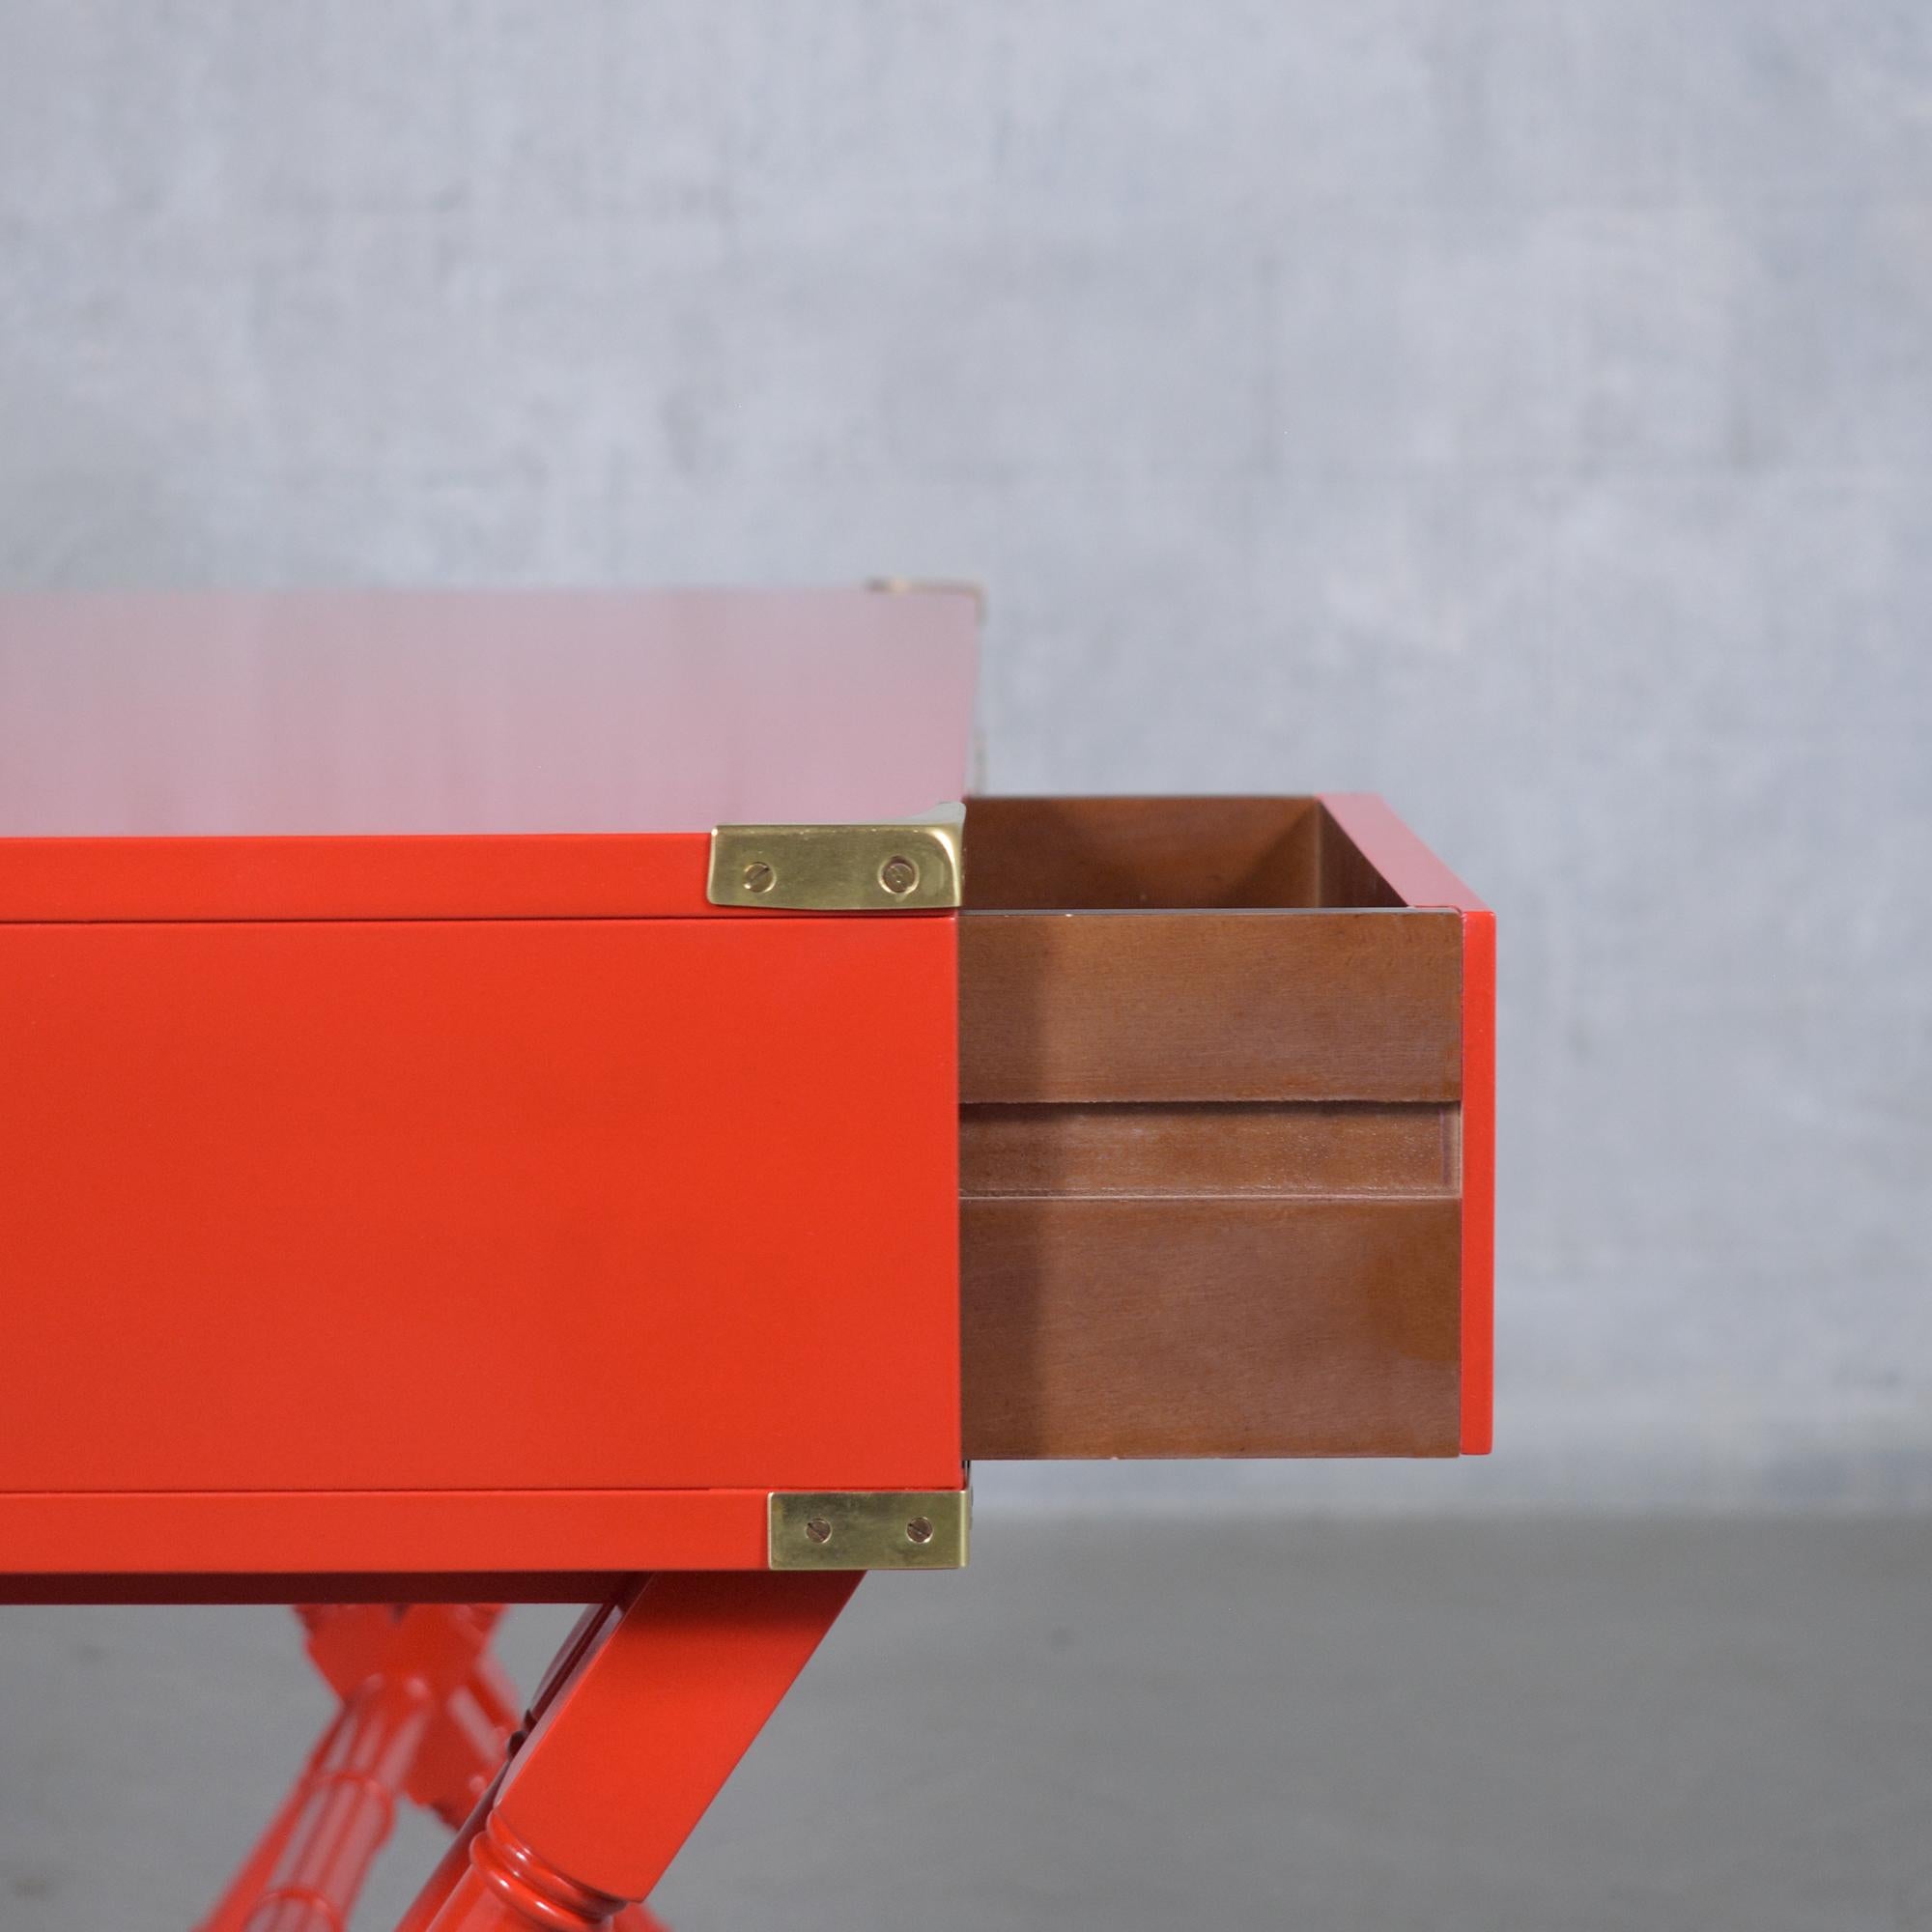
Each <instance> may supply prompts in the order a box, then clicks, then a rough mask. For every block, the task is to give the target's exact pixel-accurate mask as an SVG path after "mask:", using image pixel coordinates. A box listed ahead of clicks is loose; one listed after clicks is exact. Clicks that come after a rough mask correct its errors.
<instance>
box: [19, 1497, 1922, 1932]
mask: <svg viewBox="0 0 1932 1932" xmlns="http://www.w3.org/2000/svg"><path fill="white" fill-rule="evenodd" d="M567 1621H568V1619H567V1617H566V1616H565V1615H564V1613H562V1612H558V1611H549V1610H546V1611H541V1612H539V1611H528V1612H523V1613H520V1615H519V1617H517V1618H514V1619H513V1620H512V1622H511V1624H510V1625H509V1626H508V1627H507V1628H506V1632H505V1639H504V1647H505V1650H506V1652H507V1654H508V1655H509V1657H510V1660H511V1662H512V1663H513V1665H514V1667H515V1668H516V1669H517V1670H518V1672H519V1674H520V1677H522V1678H523V1679H524V1680H525V1681H526V1682H527V1681H528V1679H529V1677H530V1676H531V1675H532V1674H533V1673H534V1671H535V1670H536V1669H537V1668H538V1667H539V1665H540V1663H541V1661H542V1658H543V1656H544V1655H545V1654H547V1652H548V1649H549V1647H550V1645H551V1644H552V1643H553V1642H554V1640H555V1638H556V1636H557V1634H559V1631H560V1628H561V1627H562V1626H563V1625H564V1624H565V1623H567ZM1928 1634H1932V1522H1928V1521H1926V1520H1923V1519H1909V1520H1856V1521H1851V1520H1790V1519H1781V1520H1743V1521H1704V1522H1690V1521H1674V1522H1665V1523H1643V1522H1636V1521H1623V1520H1597V1521H1580V1520H1572V1521H1548V1522H1540V1521H1521V1520H1488V1521H1484V1520H1474V1521H1463V1522H1443V1521H1435V1522H1407V1521H1384V1522H1376V1523H1339V1522H1314V1521H1295V1520H1275V1521H1256V1522H1248V1523H1242V1522H1239V1521H1236V1520H1227V1519H1222V1520H1212V1521H1208V1522H1203V1523H1196V1524H1188V1523H1183V1522H1180V1521H1173V1520H1151V1521H1150V1520H1143V1521H1138V1522H1135V1521H1121V1520H1114V1521H1111V1522H1094V1521H1091V1520H1090V1521H1084V1522H1078V1523H1072V1524H1062V1523H1060V1522H1057V1521H1053V1520H1040V1519H1031V1520H1005V1521H1002V1520H986V1521H983V1522H982V1525H981V1534H980V1539H979V1543H978V1551H977V1554H976V1556H975V1559H974V1566H973V1568H972V1570H971V1571H969V1572H968V1573H967V1574H966V1575H965V1576H963V1577H889V1578H875V1579H873V1580H871V1581H870V1582H868V1583H867V1585H866V1587H865V1588H864V1589H863V1590H862V1591H861V1593H860V1596H859V1598H858V1600H857V1603H856V1604H855V1605H854V1607H853V1610H852V1612H851V1613H850V1616H849V1618H848V1620H847V1621H846V1622H845V1623H843V1624H842V1625H841V1626H840V1628H839V1629H838V1631H837V1632H835V1634H834V1635H833V1637H832V1638H831V1640H830V1641H829V1642H828V1644H827V1646H826V1648H825V1650H824V1651H823V1652H822V1653H821V1655H820V1657H819V1659H818V1660H817V1662H815V1663H814V1664H813V1666H812V1668H811V1669H810V1671H808V1673H807V1674H806V1677H805V1679H804V1680H803V1682H802V1684H801V1685H800V1688H799V1690H798V1691H797V1692H796V1693H795V1694H794V1696H793V1698H792V1700H791V1701H790V1702H789V1703H788V1704H787V1705H786V1707H785V1708H784V1710H783V1711H782V1712H781V1714H780V1715H779V1717H778V1719H776V1720H775V1722H774V1723H773V1725H772V1727H771V1729H770V1730H769V1731H768V1733H767V1734H766V1736H765V1738H764V1740H763V1741H762V1742H761V1744H760V1746H759V1747H758V1748H757V1749H756V1750H755V1751H754V1752H753V1756H752V1758H751V1759H750V1760H749V1762H748V1763H747V1765H746V1767H745V1768H744V1770H743V1771H742V1772H741V1773H740V1774H739V1776H738V1777H737V1778H736V1779H735V1780H734V1781H733V1783H732V1785H731V1786H730V1788H729V1789H728V1790H727V1792H726V1793H725V1797H724V1799H723V1800H722V1801H721V1803H720V1804H718V1806H717V1807H716V1809H715V1811H714V1812H713V1814H712V1816H711V1817H710V1818H709V1819H708V1820H707V1821H706V1823H705V1825H704V1827H703V1828H702V1829H701V1831H700V1832H699V1833H698V1835H697V1836H696V1839H694V1841H693V1842H692V1845H691V1846H690V1848H689V1850H688V1851H687V1853H686V1854H685V1856H684V1858H683V1859H682V1860H681V1861H679V1863H678V1865H677V1866H676V1867H675V1869H674V1870H673V1872H672V1874H671V1876H670V1878H669V1879H668V1882H667V1883H666V1885H665V1887H664V1889H663V1890H662V1892H661V1893H660V1895H659V1899H658V1901H657V1903H658V1905H659V1907H660V1909H661V1910H662V1911H663V1913H664V1915H665V1917H666V1918H668V1920H669V1921H670V1922H671V1924H672V1925H673V1926H674V1927H675V1928H676V1932H713V1928H716V1932H725V1928H730V1932H756V1929H757V1928H759V1927H772V1928H778V1927H784V1928H787V1932H819V1928H825V1932H831V1928H834V1927H837V1928H838V1932H850V1928H852V1927H854V1926H867V1927H869V1926H878V1927H887V1928H900V1927H918V1928H931V1929H932V1932H951V1928H959V1932H966V1928H969V1927H970V1928H972V1932H1037V1928H1041V1927H1046V1926H1052V1927H1055V1928H1066V1932H1079V1928H1085V1927H1089V1926H1091V1927H1094V1928H1096V1929H1097V1928H1100V1927H1105V1928H1107V1932H1134V1928H1139V1927H1146V1928H1149V1932H1152V1929H1153V1928H1160V1932H1172V1929H1173V1928H1174V1927H1176V1926H1178V1925H1187V1926H1200V1927H1216V1928H1219V1927H1270V1928H1272V1927H1292V1926H1306V1927H1309V1928H1313V1929H1314V1932H1349V1928H1355V1927H1360V1928H1363V1932H1371V1928H1373V1932H1409V1929H1410V1928H1413V1932H1511V1928H1518V1927H1522V1928H1534V1929H1535V1932H1543V1928H1563V1932H1596V1928H1605V1932H1608V1928H1618V1932H1623V1928H1632V1929H1633V1932H1634V1928H1642V1932H1664V1928H1672V1927H1684V1928H1687V1932H1688V1928H1692V1927H1694V1928H1696V1932H1727V1929H1728V1928H1738V1932H1800V1928H1803V1932H1865V1928H1872V1932H1877V1928H1885V1932H1897V1929H1898V1928H1905V1927H1914V1928H1918V1927H1924V1926H1928V1925H1932V1643H1928V1640H1927V1639H1928ZM323 1715H324V1703H323V1699H322V1697H321V1695H320V1693H319V1692H318V1691H317V1690H314V1689H313V1688H312V1687H311V1686H310V1685H309V1684H308V1683H307V1681H306V1680H305V1678H304V1676H303V1672H302V1668H301V1666H300V1664H299V1662H298V1657H297V1655H296V1646H295V1643H294V1640H293V1638H292V1636H291V1634H290V1632H289V1630H288V1629H287V1628H285V1625H284V1619H283V1618H282V1617H281V1616H280V1615H279V1614H278V1613H277V1612H274V1611H271V1610H192V1611H190V1610H153V1611H126V1610H44V1609H12V1610H5V1611H0V1742H4V1750H3V1751H0V1932H43V1928H44V1932H55V1928H60V1932H68V1928H71V1927H74V1926H77V1925H100V1926H105V1925H125V1926H130V1927H142V1928H147V1927H154V1928H156V1932H167V1929H168V1928H186V1927H188V1926H190V1925H191V1924H192V1923H193V1921H194V1918H195V1915H196V1913H197V1911H198V1910H199V1909H200V1908H201V1907H202V1906H203V1905H204V1904H205V1903H206V1902H207V1900H208V1898H209V1896H210V1895H211V1894H212V1893H213V1890H214V1889H216V1887H217V1886H218V1884H219V1882H220V1880H221V1878H222V1877H223V1875H224V1873H225V1869H226V1867H227V1865H228V1864H229V1862H230V1861H232V1859H233V1858H234V1857H235V1855H236V1854H237V1853H238V1852H239V1851H240V1850H241V1845H242V1842H243V1840H244V1838H245V1837H246V1835H247V1833H248V1832H249V1830H250V1829H252V1826H253V1824H254V1823H255V1821H256V1820H257V1819H258V1818H259V1817H260V1815H261V1814H263V1813H264V1812H265V1811H266V1809H267V1807H268V1805H269V1804H270V1801H271V1799H272V1797H273V1796H274V1795H275V1793H276V1792H277V1791H278V1790H279V1789H280V1787H281V1785H282V1783H283V1781H284V1779H285V1778H286V1776H287V1774H288V1772H289V1770H290V1768H291V1767H292V1766H293V1764H294V1763H295V1761H296V1758H297V1756H298V1753H299V1751H300V1749H301V1747H303V1745H304V1744H305V1742H306V1740H307V1738H308V1736H309V1734H310V1733H311V1732H312V1731H313V1729H314V1728H315V1727H316V1726H317V1725H318V1724H319V1723H320V1721H321V1719H322V1717H323ZM436 1843H437V1833H435V1832H434V1831H433V1830H432V1829H431V1828H430V1827H428V1826H427V1825H426V1824H425V1823H424V1822H423V1821H421V1820H420V1819H416V1818H411V1819H408V1820H406V1821H405V1824H404V1826H403V1828H402V1829H401V1830H400V1831H399V1833H398V1834H397V1841H396V1843H395V1844H394V1846H393V1847H392V1848H391V1851H390V1854H389V1855H388V1857H387V1858H386V1859H385V1861H384V1866H383V1867H382V1869H381V1870H380V1871H379V1872H378V1874H377V1878H376V1881H375V1883H374V1884H373V1885H372V1888H371V1891H370V1893H369V1895H368V1900H367V1905H366V1908H365V1910H364V1912H363V1914H362V1915H361V1917H360V1918H359V1919H358V1922H359V1923H364V1924H367V1925H368V1926H370V1927H372V1928H377V1932H380V1928H382V1927H384V1925H385V1924H387V1923H390V1922H392V1921H393V1918H394V1917H395V1915H396V1914H397V1913H398V1912H399V1911H400V1910H401V1908H402V1905H403V1903H404V1902H405V1901H406V1900H407V1898H408V1897H409V1895H410V1893H411V1891H412V1888H413V1885H414V1883H415V1882H416V1880H417V1879H418V1878H419V1876H420V1875H421V1873H422V1872H423V1871H424V1870H425V1869H426V1868H427V1866H428V1864H429V1862H430V1861H431V1860H432V1859H433V1857H434V1853H435V1847H436ZM385 1915H386V1916H385Z"/></svg>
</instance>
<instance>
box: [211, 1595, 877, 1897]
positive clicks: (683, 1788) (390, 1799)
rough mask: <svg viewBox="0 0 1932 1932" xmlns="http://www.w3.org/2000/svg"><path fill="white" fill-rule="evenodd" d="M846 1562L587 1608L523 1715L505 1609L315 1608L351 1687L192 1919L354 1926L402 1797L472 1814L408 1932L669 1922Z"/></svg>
mask: <svg viewBox="0 0 1932 1932" xmlns="http://www.w3.org/2000/svg"><path fill="white" fill-rule="evenodd" d="M857 1582H858V1576H857V1574H856V1573H838V1572H831V1573H819V1574H809V1573H808V1574H793V1575H781V1574H774V1573H768V1572H762V1571H759V1572H744V1573H720V1574H668V1575H665V1576H660V1577H652V1578H648V1579H642V1580H640V1581H639V1582H638V1583H636V1584H634V1585H633V1586H631V1587H630V1588H628V1589H627V1590H626V1591H625V1592H624V1593H623V1594H622V1595H620V1596H619V1597H617V1598H615V1599H613V1600H612V1601H611V1603H609V1604H606V1605H600V1606H598V1607H596V1608H593V1609H591V1610H588V1611H586V1612H585V1613H584V1615H583V1617H582V1620H581V1621H580V1622H579V1624H578V1626H577V1628H576V1630H575V1631H573V1632H572V1634H571V1636H570V1638H569V1640H568V1641H567V1642H566V1643H565V1644H564V1646H563V1648H562V1649H561V1650H560V1651H559V1652H558V1653H557V1656H556V1659H555V1661H554V1662H553V1663H552V1665H551V1668H550V1670H549V1672H548V1673H547V1675H546V1676H545V1679H544V1681H543V1684H542V1685H541V1686H540V1687H539V1689H538V1691H537V1694H536V1696H535V1697H534V1698H533V1699H532V1700H531V1703H530V1708H529V1710H528V1712H527V1713H526V1717H525V1720H524V1725H523V1728H522V1729H521V1730H519V1731H517V1732H515V1733H514V1734H513V1733H512V1731H511V1721H512V1719H511V1714H512V1712H513V1711H514V1710H515V1708H516V1706H515V1703H514V1701H513V1693H512V1691H511V1689H510V1685H509V1682H508V1680H507V1679H506V1678H505V1677H504V1675H503V1673H502V1670H501V1668H500V1667H499V1666H498V1665H497V1662H496V1661H495V1660H494V1659H493V1658H492V1657H491V1656H490V1655H489V1652H488V1648H487V1646H488V1642H489V1637H490V1633H491V1631H492V1629H493V1628H494V1626H495V1624H496V1622H497V1618H498V1616H499V1615H500V1614H501V1611H500V1608H499V1607H498V1606H496V1605H415V1606H413V1607H411V1608H408V1609H398V1608H390V1607H386V1606H370V1605H356V1606H348V1607H319V1608H306V1609H303V1610H301V1611H300V1612H299V1614H300V1616H301V1618H302V1621H303V1623H304V1625H305V1626H306V1627H307V1630H308V1649H309V1654H310V1656H311V1658H312V1659H313V1660H314V1662H315V1663H316V1665H317V1667H318V1668H319V1669H320V1670H321V1671H322V1673H323V1675H324V1676H325V1677H326V1678H327V1680H328V1682H329V1683H330V1685H331V1686H332V1687H333V1688H334V1689H335V1690H336V1691H337V1692H338V1693H339V1694H340V1696H341V1697H342V1700H343V1701H342V1708H341V1710H340V1711H339V1712H338V1714H337V1715H336V1717H335V1718H334V1719H333V1720H332V1721H331V1722H330V1724H329V1726H328V1728H327V1730H326V1731H325V1732H324V1733H323V1736H322V1738H321V1740H320V1741H319V1742H318V1744H317V1745H316V1747H315V1748H314V1750H313V1751H312V1752H311V1753H310V1755H309V1758H308V1762H307V1764H306V1765H305V1766H304V1768H303V1771H302V1774H301V1776H300V1777H299V1778H298V1780H297V1782H296V1786H295V1789H294V1790H293V1791H292V1792H291V1793H290V1794H289V1797H288V1799H287V1801H286V1802H285V1803H284V1804H283V1805H282V1808H281V1810H280V1811H279V1812H277V1814H276V1816H275V1818H274V1819H273V1821H272V1822H271V1823H270V1827H269V1829H268V1830H267V1832H265V1833H263V1835H262V1838H261V1840H260V1841H259V1843H258V1844H257V1845H256V1848H255V1850H254V1852H253V1853H252V1854H251V1855H250V1857H249V1859H248V1861H246V1863H244V1864H243V1866H242V1867H241V1871H240V1872H239V1873H238V1874H237V1875H236V1878H235V1880H234V1882H233V1884H231V1885H230V1887H229V1889H228V1891H227V1893H226V1894H225V1895H224V1897H223V1898H222V1901H221V1903H220V1904H219V1905H218V1906H216V1908H215V1909H214V1911H213V1914H212V1915H211V1916H210V1917H209V1918H207V1919H205V1920H204V1921H203V1923H202V1927H201V1932H344V1928H345V1927H346V1926H347V1924H348V1922H349V1916H350V1913H351V1911H352V1910H353V1909H354V1906H355V1898H356V1896H357V1894H358V1893H359V1891H360V1890H361V1888H362V1883H363V1880H364V1879H365V1878H366V1876H367V1874H368V1870H369V1867H370V1865H371V1864H372V1862H373V1861H374V1860H375V1857H376V1854H377V1852H378V1851H380V1850H381V1849H382V1846H383V1844H384V1842H385V1840H386V1839H387V1837H388V1835H389V1831H390V1827H391V1825H392V1824H393V1822H394V1816H395V1804H396V1800H397V1798H398V1797H399V1796H407V1797H409V1798H411V1799H412V1800H413V1801H414V1802H415V1803H417V1804H423V1805H426V1806H428V1807H429V1808H430V1809H432V1810H434V1811H436V1812H437V1813H438V1814H439V1815H440V1817H442V1818H443V1819H444V1820H445V1821H447V1822H449V1823H452V1824H457V1823H459V1821H460V1829H459V1831H458V1833H457V1837H456V1840H455V1842H454V1843H453V1844H452V1845H451V1847H450V1849H449V1852H448V1854H447V1855H446V1856H445V1857H444V1858H443V1860H442V1861H441V1862H440V1864H439V1865H438V1867H437V1870H436V1872H435V1874H434V1875H433V1876H432V1878H431V1880H430V1882H429V1884H428V1885H427V1886H426V1887H425V1888H424V1889H423V1891H422V1893H421V1894H420V1896H419V1897H418V1899H417V1901H416V1903H415V1905H414V1906H413V1907H412V1909H411V1911H410V1912H409V1913H408V1914H407V1915H406V1916H405V1918H404V1919H403V1921H402V1924H401V1926H400V1927H399V1928H398V1932H529V1928H531V1927H542V1928H548V1932H570V1928H572V1927H603V1928H605V1932H663V1928H662V1927H661V1926H659V1924H658V1922H657V1920H656V1919H655V1918H652V1917H651V1915H650V1914H649V1913H648V1912H647V1911H646V1910H645V1909H644V1907H643V1904H642V1902H641V1901H642V1900H643V1899H644V1897H645V1896H646V1895H647V1894H648V1893H649V1892H650V1890H651V1889H652V1887H653V1886H655V1885H656V1883H657V1881H658V1879H659V1878H660V1877H661V1876H662V1875H663V1873H664V1870H665V1868H666V1867H667V1866H668V1864H669V1863H670V1861H671V1859H672V1858H673V1857H674V1856H675V1855H676V1853H677V1851H678V1849H679V1847H680V1846H681V1845H682V1844H683V1843H684V1841H685V1839H686V1838H687V1837H688V1836H689V1835H690V1833H691V1832H692V1829H693V1828H694V1827H695V1826H696V1823H697V1821H698V1819H699V1818H700V1817H702V1816H703V1814H704V1811H705V1810H706V1808H707V1807H708V1806H709V1804H710V1803H711V1801H712V1799H713V1798H715V1797H716V1796H717V1794H718V1791H719V1789H720V1787H721V1786H722V1785H723V1784H724V1782H725V1779H726V1778H727V1777H728V1776H730V1774H731V1772H732V1770H733V1768H734V1767H735V1766H736V1764H737V1762H738V1760H739V1758H740V1757H742V1756H743V1755H744V1753H745V1751H746V1749H747V1748H748V1747H749V1746H750V1745H751V1743H752V1740H753V1738H754V1737H756V1735H757V1734H758V1732H759V1730H760V1729H762V1728H763V1726H764V1723H765V1720H766V1719H767V1718H769V1717H770V1716H771V1714H772V1712H773V1711H774V1710H775V1709H776V1708H777V1707H778V1704H779V1702H780V1700H781V1698H782V1697H783V1696H784V1693H785V1691H786V1690H789V1689H790V1687H791V1684H792V1681H793V1680H794V1679H795V1678H796V1677H797V1675H798V1673H799V1671H800V1670H801V1669H803V1668H804V1666H805V1663H806V1661H807V1660H808V1659H809V1658H810V1655H811V1653H812V1652H813V1651H814V1650H815V1649H816V1648H817V1647H818V1644H819V1641H820V1639H821V1638H822V1637H823V1636H824V1634H825V1633H826V1632H827V1631H828V1630H829V1629H830V1628H831V1626H832V1623H833V1620H834V1619H835V1618H836V1617H837V1616H838V1612H839V1611H840V1610H841V1609H842V1608H843V1607H844V1606H845V1604H846V1602H847V1601H848V1600H849V1598H850V1597H851V1594H852V1591H853V1589H854V1587H855V1586H856V1584H857Z"/></svg>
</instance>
